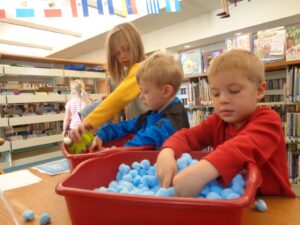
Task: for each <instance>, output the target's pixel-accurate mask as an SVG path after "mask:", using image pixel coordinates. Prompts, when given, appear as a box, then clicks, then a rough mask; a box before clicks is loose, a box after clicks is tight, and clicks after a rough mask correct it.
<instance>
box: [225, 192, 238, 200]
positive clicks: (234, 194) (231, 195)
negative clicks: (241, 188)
mask: <svg viewBox="0 0 300 225" xmlns="http://www.w3.org/2000/svg"><path fill="white" fill-rule="evenodd" d="M239 197H240V195H239V194H238V193H235V192H231V193H229V194H228V195H227V197H226V199H236V198H239Z"/></svg>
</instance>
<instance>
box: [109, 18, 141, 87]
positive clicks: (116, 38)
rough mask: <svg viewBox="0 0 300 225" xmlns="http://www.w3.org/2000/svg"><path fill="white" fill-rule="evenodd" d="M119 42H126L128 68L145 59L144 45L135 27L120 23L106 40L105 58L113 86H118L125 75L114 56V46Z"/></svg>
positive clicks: (123, 69)
mask: <svg viewBox="0 0 300 225" xmlns="http://www.w3.org/2000/svg"><path fill="white" fill-rule="evenodd" d="M120 41H126V42H127V43H128V45H129V48H130V55H131V59H130V65H129V68H130V67H131V66H132V65H133V64H135V63H139V62H141V61H143V60H144V59H145V53H144V45H143V42H142V38H141V35H140V33H139V32H138V30H137V29H136V27H135V26H134V25H133V24H131V23H122V24H120V25H117V26H115V27H113V28H112V29H111V31H110V32H109V34H108V35H107V38H106V44H105V45H106V56H107V66H108V71H109V74H110V75H111V77H112V79H113V81H114V83H115V84H119V83H120V82H121V81H122V79H123V78H124V77H125V76H126V75H127V72H126V70H125V68H124V67H122V66H121V65H120V64H119V62H118V60H117V55H116V46H117V43H119V42H120Z"/></svg>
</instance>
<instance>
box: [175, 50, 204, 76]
mask: <svg viewBox="0 0 300 225" xmlns="http://www.w3.org/2000/svg"><path fill="white" fill-rule="evenodd" d="M180 63H181V66H182V69H183V73H184V76H185V77H189V76H191V75H195V74H200V73H202V54H201V49H200V48H197V49H192V50H188V51H184V52H181V53H180Z"/></svg>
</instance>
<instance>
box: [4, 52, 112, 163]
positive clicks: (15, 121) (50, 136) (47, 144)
mask: <svg viewBox="0 0 300 225" xmlns="http://www.w3.org/2000/svg"><path fill="white" fill-rule="evenodd" d="M66 65H83V66H85V67H88V68H91V69H95V68H97V69H99V68H103V64H101V63H96V62H83V61H76V60H74V61H73V60H63V59H55V58H38V57H25V56H17V55H7V54H0V85H1V92H0V135H1V136H2V137H4V138H5V139H6V142H5V144H4V145H2V146H0V168H2V169H3V168H8V167H13V166H19V165H24V164H28V163H33V162H37V161H41V160H47V159H51V158H55V157H58V156H62V153H61V151H60V148H59V144H60V142H61V140H62V138H63V136H62V130H61V128H62V121H63V119H64V105H65V103H66V102H67V100H68V99H69V93H68V87H69V83H70V81H71V80H73V79H82V80H83V81H84V82H85V83H86V86H87V87H88V88H89V91H90V93H91V94H90V96H91V98H92V99H94V100H96V99H101V98H102V96H103V95H106V91H107V90H106V89H102V88H99V87H105V83H106V74H105V72H99V71H95V70H94V71H76V70H67V69H64V66H66ZM59 84H61V85H62V86H59ZM24 87H26V88H24ZM28 87H29V88H28ZM37 87H38V88H37ZM62 89H63V90H64V91H62ZM45 90H46V91H45ZM16 92H18V93H17V94H16ZM19 92H20V93H19ZM39 105H42V106H43V107H44V105H46V108H47V107H49V108H50V110H49V111H50V112H49V113H48V111H47V112H45V111H43V113H40V112H39V113H38V112H37V111H36V112H31V113H27V112H26V113H24V111H23V113H22V114H21V115H20V112H19V111H22V110H19V108H22V109H24V108H25V109H27V108H29V106H30V107H31V106H34V107H36V108H35V109H37V108H38V106H39ZM10 108H12V109H15V108H16V109H18V110H19V111H18V110H16V111H15V112H14V111H13V110H12V113H11V114H8V113H7V111H8V109H10ZM42 109H44V108H42ZM5 110H7V111H5ZM47 110H48V109H47ZM17 111H18V113H17ZM43 125H45V127H47V126H48V125H49V126H50V128H51V129H52V130H51V129H48V130H47V129H45V130H46V131H45V130H43V129H42V130H34V131H36V133H35V134H34V135H33V133H32V132H33V130H32V128H35V127H39V126H41V127H43ZM22 129H23V130H22ZM16 130H21V132H19V131H18V132H19V133H22V132H23V131H25V130H26V131H27V132H28V134H29V133H30V135H24V136H22V135H16V136H13V135H11V136H8V135H7V134H8V133H9V132H8V131H10V132H11V133H13V134H14V133H16V134H17V133H18V132H17V131H16ZM49 130H50V131H51V132H49ZM25 133H26V132H25ZM12 136H13V137H14V138H12ZM53 149H55V150H53Z"/></svg>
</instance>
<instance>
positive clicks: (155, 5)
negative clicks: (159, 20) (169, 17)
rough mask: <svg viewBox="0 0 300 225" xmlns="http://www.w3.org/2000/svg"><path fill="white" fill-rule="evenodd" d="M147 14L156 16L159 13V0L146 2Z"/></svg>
mask: <svg viewBox="0 0 300 225" xmlns="http://www.w3.org/2000/svg"><path fill="white" fill-rule="evenodd" d="M147 12H148V14H157V13H159V12H160V6H159V0H147Z"/></svg>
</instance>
